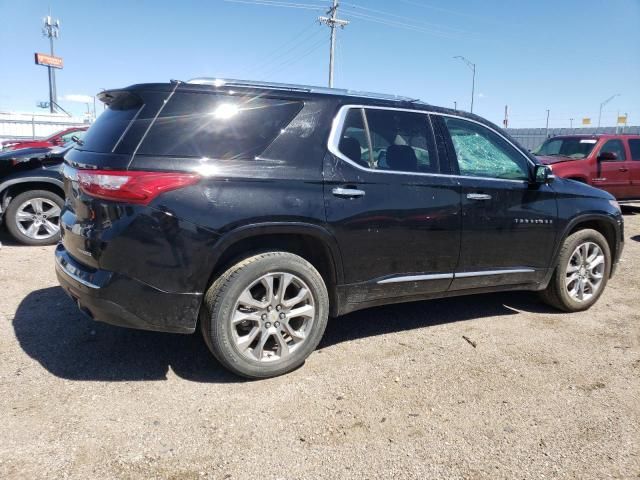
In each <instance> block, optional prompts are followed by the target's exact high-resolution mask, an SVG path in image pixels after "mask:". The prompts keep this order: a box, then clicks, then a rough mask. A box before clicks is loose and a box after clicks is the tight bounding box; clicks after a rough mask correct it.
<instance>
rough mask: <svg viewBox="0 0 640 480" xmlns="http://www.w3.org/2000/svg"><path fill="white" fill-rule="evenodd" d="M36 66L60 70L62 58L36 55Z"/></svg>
mask: <svg viewBox="0 0 640 480" xmlns="http://www.w3.org/2000/svg"><path fill="white" fill-rule="evenodd" d="M35 57H36V65H44V66H46V67H53V68H62V66H63V62H62V57H54V56H53V55H47V54H46V53H36V54H35Z"/></svg>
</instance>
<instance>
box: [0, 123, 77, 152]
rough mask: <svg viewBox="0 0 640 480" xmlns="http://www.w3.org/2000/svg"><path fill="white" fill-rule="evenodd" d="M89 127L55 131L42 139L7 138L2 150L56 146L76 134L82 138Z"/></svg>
mask: <svg viewBox="0 0 640 480" xmlns="http://www.w3.org/2000/svg"><path fill="white" fill-rule="evenodd" d="M88 128H89V127H71V128H66V129H64V130H60V131H59V132H56V133H54V134H53V135H51V136H50V137H47V138H44V139H40V140H35V139H34V140H5V141H4V142H2V150H19V149H21V148H40V147H56V146H61V145H64V144H65V143H67V142H69V141H70V140H71V137H73V136H74V135H76V136H78V137H79V138H82V136H83V135H84V132H85V131H86V130H87V129H88Z"/></svg>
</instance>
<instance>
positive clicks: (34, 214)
mask: <svg viewBox="0 0 640 480" xmlns="http://www.w3.org/2000/svg"><path fill="white" fill-rule="evenodd" d="M63 205H64V200H63V199H62V198H61V197H60V196H59V195H56V194H55V193H53V192H50V191H48V190H28V191H26V192H22V193H21V194H19V195H16V197H15V198H14V199H12V200H11V203H9V206H8V207H7V211H6V212H5V217H4V218H5V222H6V223H7V229H8V230H9V233H10V234H11V236H12V237H13V238H15V239H16V240H17V241H18V242H20V243H23V244H25V245H53V244H55V243H57V242H58V240H60V213H61V211H62V207H63Z"/></svg>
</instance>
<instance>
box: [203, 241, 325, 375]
mask: <svg viewBox="0 0 640 480" xmlns="http://www.w3.org/2000/svg"><path fill="white" fill-rule="evenodd" d="M272 272H287V273H292V274H294V275H296V276H298V277H300V279H302V280H303V281H304V282H305V283H306V284H307V285H308V286H309V288H310V290H311V295H312V296H313V300H314V304H315V308H316V317H315V318H314V324H313V327H312V329H311V332H310V335H309V336H308V337H307V339H306V340H305V342H304V344H303V345H301V347H300V349H299V350H297V351H295V352H294V353H292V354H291V355H290V356H288V357H286V358H285V359H283V360H277V361H274V362H259V361H257V360H256V361H252V360H250V359H247V358H246V357H244V356H243V355H242V354H241V353H240V352H239V351H238V350H237V347H236V346H235V343H234V341H233V336H232V332H231V328H232V327H231V324H230V318H231V315H232V313H233V308H234V307H235V303H236V300H237V298H238V297H239V296H240V294H241V293H242V292H243V291H244V289H245V288H247V287H248V286H249V285H250V284H252V283H253V282H255V280H256V279H258V278H260V277H262V276H263V275H266V274H268V273H272ZM205 302H206V303H207V306H208V309H207V310H208V312H206V315H207V318H206V321H205V322H204V323H203V327H204V328H203V334H204V335H205V340H206V343H207V345H208V346H209V348H210V349H211V350H212V352H213V354H214V356H215V357H216V358H217V359H218V360H219V361H220V362H221V363H222V364H223V365H225V366H226V367H227V368H229V369H230V370H232V371H233V372H235V373H237V374H239V375H242V376H244V377H248V378H267V377H274V376H278V375H282V374H284V373H287V372H289V371H291V370H294V369H296V368H298V367H299V366H300V365H302V364H303V363H304V361H305V359H306V358H307V357H308V356H309V355H310V354H311V353H312V352H313V350H315V348H316V347H317V345H318V343H319V342H320V340H321V339H322V335H323V334H324V330H325V328H326V325H327V319H328V312H329V299H328V294H327V290H326V286H325V284H324V281H323V280H322V277H321V276H320V274H319V273H318V271H317V270H316V269H315V268H314V267H313V266H312V265H311V264H310V263H309V262H307V261H306V260H304V259H303V258H301V257H299V256H297V255H294V254H290V253H286V252H268V253H262V254H259V255H256V256H253V257H250V258H248V259H245V260H244V261H241V262H238V263H237V264H236V265H234V266H233V267H231V268H230V269H229V270H228V271H227V272H225V273H224V274H223V275H222V276H221V277H219V278H218V280H217V281H216V282H214V284H213V285H212V287H211V290H210V292H208V293H207V297H206V298H205Z"/></svg>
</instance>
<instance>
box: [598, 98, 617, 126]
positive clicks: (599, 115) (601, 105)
mask: <svg viewBox="0 0 640 480" xmlns="http://www.w3.org/2000/svg"><path fill="white" fill-rule="evenodd" d="M619 96H620V94H619V93H616V94H615V95H611V96H610V97H609V98H607V99H606V100H605V101H604V102H602V103H601V104H600V111H599V112H598V128H600V120H601V119H602V107H604V106H605V105H606V104H607V103H609V102H610V101H611V100H613V99H614V98H616V97H619Z"/></svg>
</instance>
